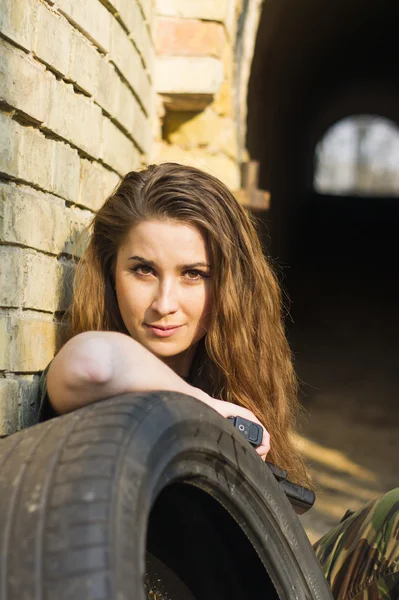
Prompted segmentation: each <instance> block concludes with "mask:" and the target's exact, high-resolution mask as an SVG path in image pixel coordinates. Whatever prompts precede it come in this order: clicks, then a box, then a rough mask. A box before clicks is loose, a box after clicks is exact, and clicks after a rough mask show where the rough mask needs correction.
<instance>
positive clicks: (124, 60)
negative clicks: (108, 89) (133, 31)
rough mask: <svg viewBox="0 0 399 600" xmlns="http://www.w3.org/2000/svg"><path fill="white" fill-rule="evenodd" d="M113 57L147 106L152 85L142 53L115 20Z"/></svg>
mask: <svg viewBox="0 0 399 600" xmlns="http://www.w3.org/2000/svg"><path fill="white" fill-rule="evenodd" d="M111 58H112V62H114V63H115V65H116V66H117V67H118V69H119V70H120V72H121V73H122V75H123V76H124V77H125V78H126V80H127V81H128V82H129V84H130V85H131V86H132V88H133V89H134V90H135V92H136V93H137V95H138V97H139V98H140V100H141V102H142V103H143V105H144V106H146V105H147V104H148V103H149V101H150V98H151V85H150V82H149V79H148V76H147V74H146V72H145V69H144V66H143V64H142V62H141V58H140V55H139V54H138V52H137V50H136V48H135V47H134V45H133V44H132V42H131V40H130V39H129V37H128V36H127V34H126V33H125V31H124V30H123V28H122V26H121V25H120V24H119V23H118V22H117V21H116V20H114V21H113V23H112V30H111Z"/></svg>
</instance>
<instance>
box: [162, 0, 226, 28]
mask: <svg viewBox="0 0 399 600" xmlns="http://www.w3.org/2000/svg"><path fill="white" fill-rule="evenodd" d="M228 5H229V0H218V1H217V2H215V0H190V1H189V2H188V1H187V0H157V13H158V14H159V15H164V16H165V17H182V18H184V19H204V20H207V21H219V22H221V23H222V22H224V21H225V19H226V16H227V9H228Z"/></svg>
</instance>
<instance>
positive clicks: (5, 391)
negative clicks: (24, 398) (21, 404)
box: [0, 379, 19, 436]
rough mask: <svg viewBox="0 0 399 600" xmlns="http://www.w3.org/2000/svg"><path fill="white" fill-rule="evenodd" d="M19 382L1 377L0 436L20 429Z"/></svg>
mask: <svg viewBox="0 0 399 600" xmlns="http://www.w3.org/2000/svg"><path fill="white" fill-rule="evenodd" d="M18 400H19V394H18V382H17V381H15V380H14V379H0V436H2V435H9V434H10V433H14V432H15V431H17V429H18V420H19V419H18V412H19V411H18Z"/></svg>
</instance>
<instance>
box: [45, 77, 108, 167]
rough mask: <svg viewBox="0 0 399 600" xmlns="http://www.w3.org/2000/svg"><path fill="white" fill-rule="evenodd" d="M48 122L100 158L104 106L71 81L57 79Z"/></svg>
mask: <svg viewBox="0 0 399 600" xmlns="http://www.w3.org/2000/svg"><path fill="white" fill-rule="evenodd" d="M45 125H46V127H47V128H48V129H49V130H50V131H54V133H57V134H58V135H59V136H60V137H62V138H63V139H66V140H68V141H69V142H71V143H72V144H73V145H74V146H77V147H78V148H81V149H82V150H83V151H84V152H86V153H87V154H89V155H90V156H92V157H93V158H99V151H100V127H101V109H100V107H99V106H96V105H95V104H94V103H93V102H91V101H90V100H89V99H88V98H87V97H86V96H83V94H77V93H76V92H75V91H74V89H73V87H72V86H71V85H66V84H65V83H63V82H61V81H58V80H56V79H54V81H53V85H52V91H51V100H50V109H49V114H48V117H47V119H46V122H45Z"/></svg>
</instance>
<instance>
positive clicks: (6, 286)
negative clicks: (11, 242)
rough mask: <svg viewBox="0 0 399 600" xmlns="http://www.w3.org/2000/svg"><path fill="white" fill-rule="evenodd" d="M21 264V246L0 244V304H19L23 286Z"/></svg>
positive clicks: (14, 305)
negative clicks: (14, 246)
mask: <svg viewBox="0 0 399 600" xmlns="http://www.w3.org/2000/svg"><path fill="white" fill-rule="evenodd" d="M23 264H24V256H23V251H22V250H21V248H13V247H12V246H0V306H7V307H18V306H21V300H22V293H23V288H24V269H23Z"/></svg>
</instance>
